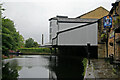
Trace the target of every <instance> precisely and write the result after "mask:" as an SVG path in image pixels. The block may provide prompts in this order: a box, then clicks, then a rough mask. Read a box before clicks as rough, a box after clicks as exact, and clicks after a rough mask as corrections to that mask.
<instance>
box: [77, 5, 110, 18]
mask: <svg viewBox="0 0 120 80" xmlns="http://www.w3.org/2000/svg"><path fill="white" fill-rule="evenodd" d="M108 14H109V11H108V10H107V9H105V8H103V7H102V6H100V7H98V8H96V9H94V10H92V11H90V12H87V13H85V14H83V15H81V16H78V17H77V18H90V19H100V18H102V17H104V16H106V15H108Z"/></svg>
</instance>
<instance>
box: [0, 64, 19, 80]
mask: <svg viewBox="0 0 120 80" xmlns="http://www.w3.org/2000/svg"><path fill="white" fill-rule="evenodd" d="M20 69H21V67H20V66H11V65H10V64H9V63H6V64H4V63H3V67H2V80H17V77H18V76H19V74H18V70H20Z"/></svg>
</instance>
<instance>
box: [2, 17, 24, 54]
mask: <svg viewBox="0 0 120 80" xmlns="http://www.w3.org/2000/svg"><path fill="white" fill-rule="evenodd" d="M23 44H24V39H23V37H22V35H20V34H19V32H17V31H16V29H15V26H14V22H13V21H12V20H10V19H4V18H2V53H3V54H5V55H6V54H7V53H8V51H9V50H16V49H18V48H20V47H21V46H22V45H23Z"/></svg>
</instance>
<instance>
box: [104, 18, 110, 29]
mask: <svg viewBox="0 0 120 80" xmlns="http://www.w3.org/2000/svg"><path fill="white" fill-rule="evenodd" d="M103 22H104V28H112V17H111V16H105V17H104V18H103Z"/></svg>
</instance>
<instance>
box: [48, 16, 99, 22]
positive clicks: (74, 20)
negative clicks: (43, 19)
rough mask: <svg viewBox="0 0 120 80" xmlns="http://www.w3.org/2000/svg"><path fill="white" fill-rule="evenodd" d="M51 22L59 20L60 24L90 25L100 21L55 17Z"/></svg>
mask: <svg viewBox="0 0 120 80" xmlns="http://www.w3.org/2000/svg"><path fill="white" fill-rule="evenodd" d="M49 20H57V21H58V22H62V23H65V22H67V23H89V22H95V21H97V20H98V19H85V18H84V19H81V18H62V17H53V18H51V19H49Z"/></svg>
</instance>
